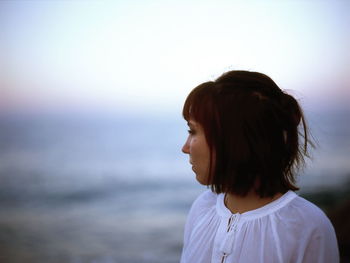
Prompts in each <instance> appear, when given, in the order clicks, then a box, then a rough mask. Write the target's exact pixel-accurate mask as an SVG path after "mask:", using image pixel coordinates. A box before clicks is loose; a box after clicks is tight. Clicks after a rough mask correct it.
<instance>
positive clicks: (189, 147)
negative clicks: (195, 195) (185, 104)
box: [182, 120, 210, 185]
mask: <svg viewBox="0 0 350 263" xmlns="http://www.w3.org/2000/svg"><path fill="white" fill-rule="evenodd" d="M188 127H189V131H188V132H189V135H188V138H187V141H186V143H185V145H184V146H183V147H182V151H183V152H184V153H186V154H189V155H190V163H191V164H192V170H193V171H194V173H195V174H196V179H197V181H198V182H199V183H201V184H203V185H208V183H209V182H208V177H209V163H210V150H209V146H208V144H207V141H206V139H205V134H204V130H203V128H202V126H201V125H200V124H199V123H198V122H195V121H193V120H189V121H188Z"/></svg>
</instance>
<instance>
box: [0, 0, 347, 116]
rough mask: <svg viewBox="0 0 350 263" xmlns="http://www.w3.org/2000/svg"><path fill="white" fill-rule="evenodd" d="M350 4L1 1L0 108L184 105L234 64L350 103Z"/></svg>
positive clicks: (302, 93)
mask: <svg viewBox="0 0 350 263" xmlns="http://www.w3.org/2000/svg"><path fill="white" fill-rule="evenodd" d="M349 13H350V1H346V0H343V1H334V0H332V1H330V0H325V1H322V0H319V1H317V0H309V1H306V0H305V1H302V0H299V1H277V0H270V1H233V0H229V1H228V0H227V1H224V0H218V1H208V0H202V1H195V0H187V1H184V0H177V1H168V0H163V1H160V0H155V1H148V0H142V1H141V0H138V1H137V0H132V1H74V0H70V1H69V0H65V1H59V0H53V1H30V0H26V1H20V0H16V1H0V113H1V112H8V111H9V112H11V111H39V112H40V111H43V112H45V111H74V110H102V111H117V112H118V111H119V112H178V111H181V107H182V105H183V101H184V99H185V98H186V96H187V94H188V93H189V92H190V91H191V90H192V89H193V88H194V87H195V86H197V85H198V84H200V83H202V82H204V81H208V80H213V79H215V78H216V77H218V76H220V75H221V74H222V73H223V72H225V71H228V70H235V69H240V70H242V69H243V70H252V71H260V72H263V73H265V74H267V75H269V76H270V77H271V78H272V79H274V80H275V81H276V83H277V84H278V85H279V86H280V87H281V88H282V89H285V90H287V91H289V92H290V93H292V94H293V95H295V96H296V97H297V98H298V99H300V100H302V101H304V100H306V101H310V103H316V104H317V105H319V106H325V105H340V104H346V103H347V101H348V100H349V99H350V88H349V87H350V80H349V78H350V77H349V76H350V52H349V51H348V47H349V46H350V31H349V28H350V16H349V15H348V14H349Z"/></svg>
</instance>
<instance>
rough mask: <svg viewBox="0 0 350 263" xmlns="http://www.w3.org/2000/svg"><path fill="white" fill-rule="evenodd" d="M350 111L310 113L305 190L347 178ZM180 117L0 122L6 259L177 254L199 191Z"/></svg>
mask: <svg viewBox="0 0 350 263" xmlns="http://www.w3.org/2000/svg"><path fill="white" fill-rule="evenodd" d="M348 116H349V115H348V113H347V112H345V113H344V112H320V111H318V112H314V113H313V114H311V115H310V118H309V119H310V124H311V128H312V130H313V131H314V135H315V137H316V138H317V141H318V144H319V148H318V149H317V150H316V151H314V162H313V163H310V164H309V166H308V167H309V168H307V169H305V171H304V174H305V175H303V176H301V177H300V180H299V181H300V185H301V186H302V190H303V191H306V192H312V191H317V190H319V189H324V188H332V187H333V188H334V189H339V187H340V186H341V185H343V184H344V182H345V181H346V179H347V178H349V171H350V165H349V162H348V155H349V153H350V140H349V134H350V132H349V124H348V123H349V122H348ZM185 137H186V126H185V122H184V121H183V120H181V118H180V116H175V117H171V118H166V119H165V118H160V117H159V118H156V117H153V118H141V117H137V118H136V117H128V118H127V117H120V116H119V117H118V116H97V115H96V116H63V115H46V116H43V115H42V116H28V115H27V116H25V115H21V116H19V115H11V116H10V115H7V116H5V115H4V116H2V117H1V120H0V262H9V263H12V262H13V263H15V262H48V263H51V262H72V263H73V262H74V263H76V262H98V263H102V262H106V263H107V262H108V263H109V262H121V263H124V262H125V263H131V262H152V263H157V262H169V263H170V262H178V261H179V257H180V253H181V246H182V234H183V233H182V231H183V225H184V222H185V217H186V214H187V212H188V209H189V207H190V205H191V202H192V201H193V199H194V198H195V197H196V196H197V195H198V194H199V193H200V192H201V191H203V190H205V189H206V188H203V187H201V186H199V185H198V184H197V183H196V182H195V180H194V175H193V173H192V172H191V170H190V167H189V165H188V157H187V156H185V155H183V154H182V153H181V151H180V150H181V146H182V143H183V142H184V140H185Z"/></svg>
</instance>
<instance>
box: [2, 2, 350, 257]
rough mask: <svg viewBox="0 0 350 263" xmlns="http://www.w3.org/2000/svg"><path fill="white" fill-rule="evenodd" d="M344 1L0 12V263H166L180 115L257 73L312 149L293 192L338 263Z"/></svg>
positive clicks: (174, 221) (186, 169)
mask: <svg viewBox="0 0 350 263" xmlns="http://www.w3.org/2000/svg"><path fill="white" fill-rule="evenodd" d="M349 13H350V2H349V1H346V0H344V1H333V0H332V1H331V0H324V1H321V0H319V1H317V0H314V1H311V0H310V1H306V0H305V1H301V0H300V1H273V0H271V1H232V0H230V1H224V0H219V1H206V0H202V1H196V0H190V1H183V0H177V1H170V0H164V1H160V0H158V1H157V0H154V1H151V0H150V1H148V0H139V1H137V0H133V1H74V0H71V1H69V0H65V1H59V0H55V1H29V0H27V1H20V0H17V1H16V0H14V1H0V262H4V263H17V262H20V263H22V262H27V263H31V262H47V263H54V262H60V263H61V262H69V263H85V262H96V263H112V262H118V263H119V262H120V263H132V262H149V263H157V262H163V263H175V262H179V259H180V254H181V248H182V234H183V226H184V222H185V219H186V214H187V212H188V210H189V208H190V205H191V203H192V201H193V200H194V199H195V197H196V196H197V195H198V194H199V193H201V192H202V191H205V190H206V188H205V187H202V186H200V185H198V184H197V182H196V181H195V177H194V174H193V173H192V171H191V169H190V166H189V164H188V157H187V156H185V155H184V154H182V153H181V147H182V144H183V143H184V141H185V139H186V136H187V134H186V130H187V127H186V123H185V121H183V120H182V117H181V109H182V105H183V102H184V100H185V98H186V96H187V94H188V93H189V92H190V91H191V90H192V89H193V88H194V87H195V86H197V85H198V84H200V83H202V82H204V81H208V80H213V79H215V78H216V77H218V76H219V75H221V74H222V73H223V72H225V71H228V70H234V69H243V70H253V71H260V72H263V73H265V74H267V75H269V76H270V77H271V78H272V79H273V80H275V81H276V83H277V84H278V85H279V86H280V87H281V88H282V89H284V90H286V91H288V92H289V93H291V94H292V95H294V96H295V97H296V98H297V99H298V100H299V102H300V103H301V105H302V106H303V108H304V111H305V115H306V118H307V120H308V121H309V125H310V129H311V132H312V134H313V137H314V140H315V142H316V148H315V149H314V150H312V158H311V159H310V160H308V165H307V166H306V168H305V169H304V170H303V171H300V177H298V181H299V185H300V186H301V190H300V192H299V194H300V195H302V196H304V197H305V198H307V199H309V200H311V201H313V202H315V203H316V204H317V205H319V206H320V207H321V208H322V209H323V210H324V211H325V212H326V213H327V215H328V216H329V217H330V219H331V220H332V222H333V224H334V226H335V229H336V232H337V235H338V242H339V246H340V249H341V255H342V262H350V260H349V258H350V256H349V254H348V253H349V251H350V249H349V248H350V241H349V235H350V227H349V223H348V222H350V221H349V220H350V213H349V212H348V211H350V203H349V200H350V162H349V161H350V160H349V154H350V122H349V121H350V117H349V116H350V115H349V113H350V106H349V99H350V77H349V76H350V52H349V46H350V32H349V28H350V16H349Z"/></svg>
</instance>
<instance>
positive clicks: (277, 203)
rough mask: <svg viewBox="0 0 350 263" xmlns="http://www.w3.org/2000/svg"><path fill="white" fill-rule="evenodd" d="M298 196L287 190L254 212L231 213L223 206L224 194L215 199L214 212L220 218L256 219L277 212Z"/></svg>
mask: <svg viewBox="0 0 350 263" xmlns="http://www.w3.org/2000/svg"><path fill="white" fill-rule="evenodd" d="M297 196H298V195H297V194H296V193H295V192H293V191H291V190H289V191H288V192H286V193H285V194H283V195H282V196H281V197H279V198H278V199H276V200H274V201H272V202H270V203H268V204H266V205H264V206H262V207H259V208H257V209H254V210H250V211H246V212H244V213H232V212H231V211H230V210H229V209H228V208H227V207H226V205H225V201H224V199H225V194H224V193H222V194H219V195H218V197H217V201H216V210H217V212H218V214H219V215H220V216H222V217H230V216H232V215H238V214H239V215H240V216H241V218H242V219H243V218H245V219H256V218H259V217H263V216H265V215H268V214H271V213H273V212H275V211H277V210H278V209H280V208H282V207H283V206H285V205H286V204H287V203H289V202H290V201H291V200H292V199H294V198H295V197H297Z"/></svg>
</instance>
